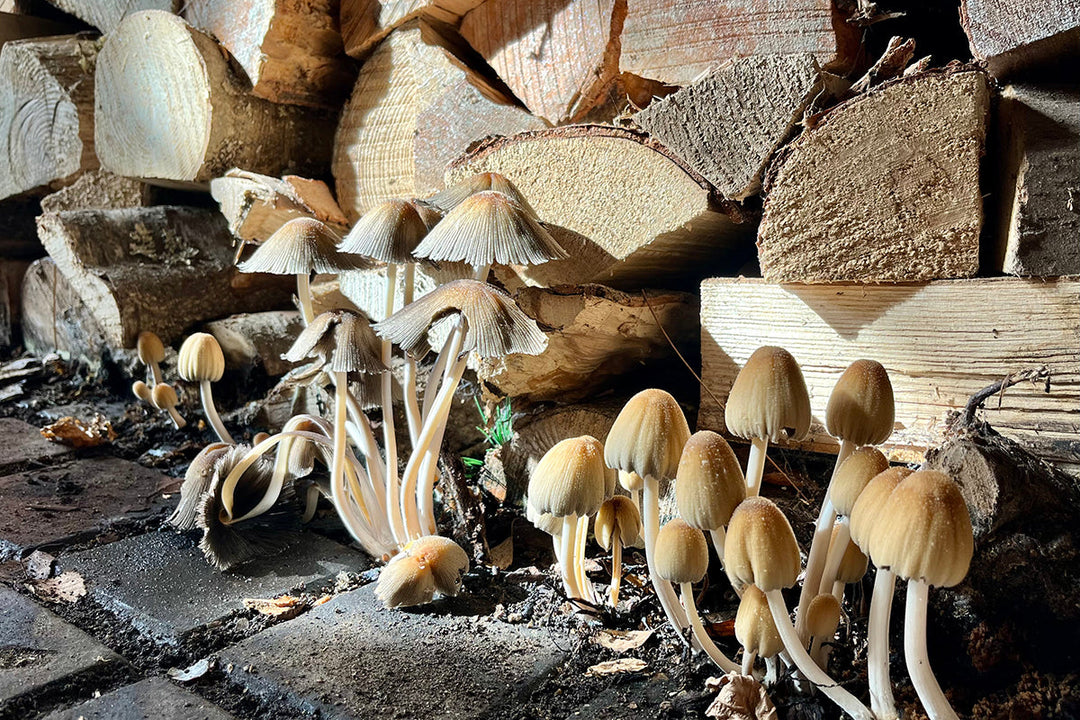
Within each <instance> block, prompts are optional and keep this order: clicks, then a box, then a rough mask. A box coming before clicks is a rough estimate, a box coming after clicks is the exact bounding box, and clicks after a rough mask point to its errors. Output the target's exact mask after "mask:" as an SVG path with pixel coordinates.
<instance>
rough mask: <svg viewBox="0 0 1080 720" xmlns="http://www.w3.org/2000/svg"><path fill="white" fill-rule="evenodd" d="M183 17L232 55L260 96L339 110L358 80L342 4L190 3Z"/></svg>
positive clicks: (320, 0) (278, 0) (316, 0)
mask: <svg viewBox="0 0 1080 720" xmlns="http://www.w3.org/2000/svg"><path fill="white" fill-rule="evenodd" d="M183 14H184V19H186V20H187V21H188V22H189V23H191V24H192V25H194V26H195V27H196V28H198V29H199V30H202V31H203V32H205V33H209V34H211V35H213V36H214V37H215V38H217V41H218V42H219V43H221V45H222V47H224V48H225V49H226V50H228V51H229V52H230V53H232V55H233V57H234V58H236V61H237V62H239V63H240V66H241V67H242V68H244V72H246V73H247V76H248V79H249V80H250V81H251V86H252V90H251V92H252V94H253V95H255V96H256V97H261V98H265V99H267V100H272V101H274V102H279V103H291V104H296V105H309V106H311V107H326V108H331V109H337V108H338V107H340V106H341V103H343V102H344V101H345V98H346V97H347V96H348V94H349V89H350V88H351V87H352V83H353V80H354V79H355V78H356V70H355V67H354V64H353V63H352V61H351V60H349V58H348V57H347V56H346V55H345V52H344V49H343V47H342V44H341V32H340V30H339V29H338V2H337V0H305V1H304V2H292V1H289V2H286V1H285V0H243V1H242V2H239V3H238V2H236V1H235V0H188V2H187V3H186V4H185V5H184V9H183ZM238 17H242V18H243V22H238V21H237V18H238Z"/></svg>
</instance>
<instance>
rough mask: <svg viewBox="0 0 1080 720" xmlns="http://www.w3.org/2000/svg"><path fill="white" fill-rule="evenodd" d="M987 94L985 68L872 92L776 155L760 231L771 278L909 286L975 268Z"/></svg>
mask: <svg viewBox="0 0 1080 720" xmlns="http://www.w3.org/2000/svg"><path fill="white" fill-rule="evenodd" d="M989 102H990V90H989V86H988V82H987V78H986V75H985V74H984V73H982V72H979V71H972V70H962V71H958V72H934V73H927V74H923V75H917V76H913V77H909V78H901V79H899V80H896V81H893V82H891V83H887V84H884V85H881V86H879V87H876V88H874V89H872V90H871V91H869V92H868V93H866V94H865V95H861V96H859V97H856V98H853V99H852V100H849V101H847V102H845V103H843V104H841V105H839V106H837V107H836V108H834V109H832V110H831V111H829V112H828V113H826V114H825V116H824V118H823V119H821V120H820V122H819V123H818V124H817V125H816V126H815V127H814V128H813V129H810V130H807V131H806V132H804V133H803V134H802V135H801V136H800V137H799V138H798V139H796V140H795V141H794V142H793V143H791V144H790V145H789V146H788V147H787V148H785V151H784V152H783V153H781V155H780V157H779V159H778V160H777V161H776V162H775V163H774V165H773V167H771V168H770V170H769V175H768V177H767V178H766V181H765V193H766V197H765V206H764V210H763V212H762V219H761V225H760V227H759V228H758V258H759V261H760V263H761V274H762V276H763V277H764V278H765V279H767V280H770V281H772V282H811V283H814V282H836V281H858V282H910V281H918V280H931V279H935V278H956V277H968V276H971V275H974V274H975V273H976V271H977V270H978V269H979V230H980V228H981V226H982V194H981V192H980V189H979V158H980V156H981V155H982V152H983V144H984V140H985V137H986V125H987V122H986V120H987V113H988V110H989Z"/></svg>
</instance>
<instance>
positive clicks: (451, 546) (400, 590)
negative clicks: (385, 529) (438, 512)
mask: <svg viewBox="0 0 1080 720" xmlns="http://www.w3.org/2000/svg"><path fill="white" fill-rule="evenodd" d="M468 571H469V556H468V555H466V554H465V551H464V550H462V549H461V547H460V546H459V545H458V544H457V543H455V542H454V541H453V540H450V539H448V538H444V537H440V536H438V535H428V536H425V537H421V538H417V539H416V540H413V541H412V542H410V543H408V544H407V545H406V546H405V547H404V548H402V551H401V552H400V553H399V554H398V555H396V556H395V557H394V558H393V559H392V560H391V561H390V562H389V563H387V564H386V566H385V567H384V568H383V569H382V572H381V573H379V581H378V583H377V584H376V585H375V597H377V598H379V599H380V600H382V602H383V605H385V606H386V607H388V608H396V607H409V606H413V605H424V604H426V603H429V602H431V601H432V599H433V598H434V596H435V593H436V592H438V593H439V594H441V595H444V596H447V597H452V596H454V595H457V594H458V592H459V591H460V590H461V576H462V575H463V574H465V573H466V572H468Z"/></svg>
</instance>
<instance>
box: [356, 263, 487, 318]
mask: <svg viewBox="0 0 1080 720" xmlns="http://www.w3.org/2000/svg"><path fill="white" fill-rule="evenodd" d="M414 275H415V280H414V282H413V299H417V298H420V297H422V296H424V295H427V294H428V293H429V292H431V291H432V290H434V289H435V288H437V287H438V286H440V285H443V284H445V283H448V282H450V281H452V280H461V279H463V278H472V277H474V276H475V275H476V273H475V271H474V270H473V269H472V268H471V267H469V266H468V265H466V264H465V263H451V262H443V263H439V266H438V267H435V266H434V265H429V264H427V263H419V264H417V266H416V271H415V273H414ZM338 286H339V287H340V289H341V293H342V295H343V296H344V297H346V298H347V299H348V300H349V302H350V303H351V304H352V305H353V306H354V307H356V308H357V309H359V310H362V311H363V312H364V313H366V314H367V316H368V317H369V318H371V320H372V322H378V321H380V320H384V319H386V268H385V267H378V268H373V269H371V270H357V271H355V272H348V273H344V274H342V275H341V277H340V279H339V281H338ZM404 304H405V273H404V272H401V271H398V273H397V287H396V288H395V290H394V307H395V308H397V309H399V310H400V309H401V308H402V307H403V306H404Z"/></svg>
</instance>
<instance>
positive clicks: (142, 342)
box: [135, 330, 165, 385]
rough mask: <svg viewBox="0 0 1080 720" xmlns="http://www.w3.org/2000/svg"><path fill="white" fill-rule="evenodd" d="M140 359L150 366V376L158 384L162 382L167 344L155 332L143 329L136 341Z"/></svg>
mask: <svg viewBox="0 0 1080 720" xmlns="http://www.w3.org/2000/svg"><path fill="white" fill-rule="evenodd" d="M135 350H136V352H137V353H138V355H139V361H140V362H141V363H142V364H143V365H145V366H146V367H148V368H150V376H151V377H152V378H153V380H154V384H155V385H157V384H158V383H159V382H161V363H162V362H164V360H165V344H164V343H163V342H161V338H159V337H158V336H157V335H156V334H155V333H152V332H150V331H149V330H143V331H142V332H141V333H139V337H138V339H137V340H136V341H135Z"/></svg>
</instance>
